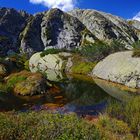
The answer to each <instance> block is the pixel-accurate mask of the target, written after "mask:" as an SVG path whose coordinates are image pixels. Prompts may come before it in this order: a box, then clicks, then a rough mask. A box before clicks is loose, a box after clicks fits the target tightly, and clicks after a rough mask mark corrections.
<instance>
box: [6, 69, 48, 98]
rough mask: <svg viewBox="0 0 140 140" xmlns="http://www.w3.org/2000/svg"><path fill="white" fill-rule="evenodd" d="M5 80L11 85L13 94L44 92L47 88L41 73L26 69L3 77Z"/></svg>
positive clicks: (31, 94)
mask: <svg viewBox="0 0 140 140" xmlns="http://www.w3.org/2000/svg"><path fill="white" fill-rule="evenodd" d="M5 82H6V84H8V85H10V86H11V87H10V88H12V90H13V92H14V94H16V95H21V96H33V95H40V94H45V93H46V92H47V90H48V88H49V84H48V83H47V81H46V79H45V78H44V77H43V75H42V74H40V73H31V72H28V71H21V72H19V73H14V74H11V75H9V76H8V77H6V78H5Z"/></svg>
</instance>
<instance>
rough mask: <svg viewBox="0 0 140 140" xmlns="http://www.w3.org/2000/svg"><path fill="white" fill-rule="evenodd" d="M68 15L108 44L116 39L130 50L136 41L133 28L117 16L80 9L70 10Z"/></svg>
mask: <svg viewBox="0 0 140 140" xmlns="http://www.w3.org/2000/svg"><path fill="white" fill-rule="evenodd" d="M70 14H71V15H72V16H74V17H77V18H78V19H79V20H80V21H81V22H82V23H83V24H84V25H85V26H86V27H87V29H88V30H89V31H90V32H91V33H92V34H94V35H95V36H96V37H97V38H98V39H99V40H103V41H105V42H110V41H112V40H114V39H115V40H116V39H117V40H120V42H122V43H123V44H124V46H125V47H126V48H131V44H132V43H133V42H134V41H136V40H138V37H137V35H136V33H135V31H134V29H133V27H132V26H130V25H129V24H128V23H127V21H126V20H124V19H122V18H120V17H118V16H114V15H111V14H108V13H104V12H100V11H97V10H82V9H75V10H72V11H71V12H70Z"/></svg>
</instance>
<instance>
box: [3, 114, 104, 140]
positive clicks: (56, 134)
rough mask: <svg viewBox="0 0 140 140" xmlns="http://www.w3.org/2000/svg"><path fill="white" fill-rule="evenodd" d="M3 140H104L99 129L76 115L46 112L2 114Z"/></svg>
mask: <svg viewBox="0 0 140 140" xmlns="http://www.w3.org/2000/svg"><path fill="white" fill-rule="evenodd" d="M0 139H2V140H29V139H31V140H68V139H69V140H102V136H101V134H100V132H99V131H98V129H97V128H96V127H95V126H94V125H93V124H89V123H87V122H86V121H84V120H82V119H80V118H78V117H77V116H76V115H75V114H71V115H60V114H51V113H47V112H45V111H42V112H29V113H27V112H26V113H18V114H17V113H0Z"/></svg>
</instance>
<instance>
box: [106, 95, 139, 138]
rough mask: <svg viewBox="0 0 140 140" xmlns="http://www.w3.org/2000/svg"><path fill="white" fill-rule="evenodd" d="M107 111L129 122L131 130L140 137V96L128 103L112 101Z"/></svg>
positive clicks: (110, 114) (112, 115)
mask: <svg viewBox="0 0 140 140" xmlns="http://www.w3.org/2000/svg"><path fill="white" fill-rule="evenodd" d="M106 113H107V114H108V115H109V116H111V117H114V118H117V119H121V120H123V121H124V122H126V123H128V125H129V127H130V128H131V131H132V132H133V133H135V135H137V136H138V137H139V138H140V97H139V96H137V97H135V98H132V99H131V100H130V101H129V102H128V103H125V104H121V103H120V102H117V101H116V102H111V103H110V104H109V105H108V107H107V109H106Z"/></svg>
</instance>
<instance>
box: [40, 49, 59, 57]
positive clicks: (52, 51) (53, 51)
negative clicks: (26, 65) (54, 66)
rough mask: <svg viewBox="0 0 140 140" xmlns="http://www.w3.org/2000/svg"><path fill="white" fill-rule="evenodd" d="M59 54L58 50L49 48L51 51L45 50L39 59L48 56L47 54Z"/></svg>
mask: <svg viewBox="0 0 140 140" xmlns="http://www.w3.org/2000/svg"><path fill="white" fill-rule="evenodd" d="M59 52H62V50H60V49H54V48H51V49H47V50H45V51H43V52H42V53H41V54H40V56H41V57H44V56H45V55H48V54H57V53H59Z"/></svg>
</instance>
